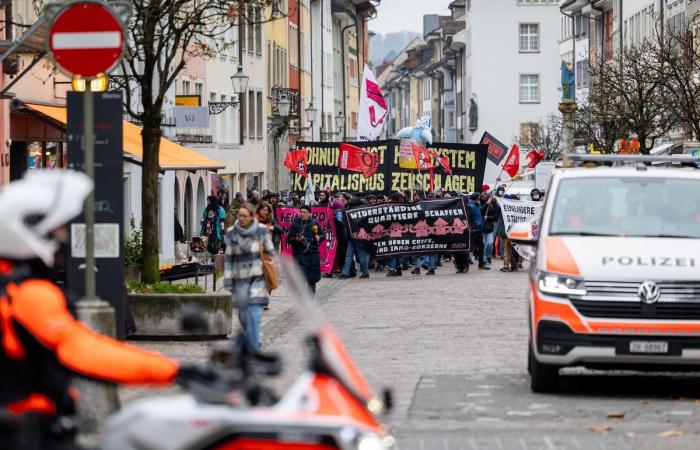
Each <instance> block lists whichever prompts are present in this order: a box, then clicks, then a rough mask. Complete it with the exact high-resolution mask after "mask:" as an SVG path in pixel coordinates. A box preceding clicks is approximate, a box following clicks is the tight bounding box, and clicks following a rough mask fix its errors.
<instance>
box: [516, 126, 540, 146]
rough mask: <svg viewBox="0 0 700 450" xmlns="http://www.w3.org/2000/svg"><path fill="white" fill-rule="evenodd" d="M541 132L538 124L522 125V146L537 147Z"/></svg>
mask: <svg viewBox="0 0 700 450" xmlns="http://www.w3.org/2000/svg"><path fill="white" fill-rule="evenodd" d="M539 132H540V127H539V125H538V124H536V123H521V124H520V146H521V147H534V146H536V145H537V137H538V134H539Z"/></svg>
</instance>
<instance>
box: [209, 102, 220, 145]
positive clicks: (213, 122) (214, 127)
mask: <svg viewBox="0 0 700 450" xmlns="http://www.w3.org/2000/svg"><path fill="white" fill-rule="evenodd" d="M209 101H210V102H215V101H216V94H215V93H213V92H211V93H210V94H209ZM218 120H219V119H218V117H217V116H213V117H212V118H211V120H210V121H209V129H210V131H211V136H212V138H213V139H216V131H217V122H218Z"/></svg>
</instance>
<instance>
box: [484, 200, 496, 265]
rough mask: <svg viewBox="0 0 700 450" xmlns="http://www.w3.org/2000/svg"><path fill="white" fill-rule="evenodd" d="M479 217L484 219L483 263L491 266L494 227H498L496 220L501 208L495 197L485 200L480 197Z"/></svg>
mask: <svg viewBox="0 0 700 450" xmlns="http://www.w3.org/2000/svg"><path fill="white" fill-rule="evenodd" d="M481 215H482V216H483V218H484V231H483V239H484V262H486V263H487V264H491V257H492V256H493V242H494V239H495V238H496V226H497V225H498V218H499V217H500V216H501V208H500V206H498V202H497V201H496V198H495V197H488V198H486V199H484V198H483V197H482V204H481Z"/></svg>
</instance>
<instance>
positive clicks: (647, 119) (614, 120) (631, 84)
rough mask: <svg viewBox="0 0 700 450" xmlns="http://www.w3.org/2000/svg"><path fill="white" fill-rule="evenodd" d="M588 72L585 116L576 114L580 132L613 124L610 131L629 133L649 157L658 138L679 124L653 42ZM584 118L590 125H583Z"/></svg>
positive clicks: (636, 47) (643, 44) (598, 64)
mask: <svg viewBox="0 0 700 450" xmlns="http://www.w3.org/2000/svg"><path fill="white" fill-rule="evenodd" d="M590 70H591V79H592V83H591V89H590V95H589V104H588V107H587V108H586V115H579V119H581V120H582V121H583V122H584V123H582V124H581V125H582V128H583V129H585V128H593V129H595V128H596V126H595V125H596V123H600V122H602V123H604V124H612V129H613V130H615V129H616V128H620V129H622V130H626V131H629V133H630V134H631V135H633V137H636V138H637V139H638V140H639V148H640V151H641V153H643V154H648V153H649V150H651V148H653V146H654V143H655V142H656V140H657V139H659V138H660V137H662V136H665V135H666V134H667V133H668V132H669V131H670V130H672V129H673V128H674V127H676V126H677V125H678V124H679V123H680V118H679V115H678V112H677V110H676V108H675V105H674V104H673V103H672V101H670V99H669V95H668V89H667V88H666V87H665V82H666V81H665V80H664V74H663V69H662V67H661V62H660V61H659V59H658V58H657V55H656V50H655V48H654V45H653V44H652V43H650V42H643V43H640V44H638V45H636V46H633V47H630V48H625V49H622V50H621V51H619V52H617V53H616V55H615V56H614V57H613V58H612V59H610V60H607V61H603V62H596V63H593V64H592V65H591V69H590ZM587 119H590V120H592V124H589V125H588V126H586V124H585V121H586V120H587ZM615 131H616V130H615ZM627 137H630V136H618V138H627ZM606 149H608V150H609V147H606Z"/></svg>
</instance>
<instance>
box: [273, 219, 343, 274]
mask: <svg viewBox="0 0 700 450" xmlns="http://www.w3.org/2000/svg"><path fill="white" fill-rule="evenodd" d="M298 215H299V208H290V207H287V206H278V207H277V222H279V225H280V227H282V229H283V230H284V233H283V234H282V254H283V255H287V256H291V255H292V247H291V246H290V245H287V232H289V229H290V228H291V227H292V223H293V222H294V218H295V217H296V216H298ZM311 217H313V218H314V219H316V220H317V221H318V223H319V225H321V229H322V230H323V232H324V233H325V235H326V240H325V241H324V242H321V247H320V248H319V253H320V254H321V272H322V273H331V271H332V270H333V261H335V252H336V250H337V248H338V240H337V239H336V233H335V221H334V220H333V210H332V209H331V208H325V207H320V206H312V207H311Z"/></svg>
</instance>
